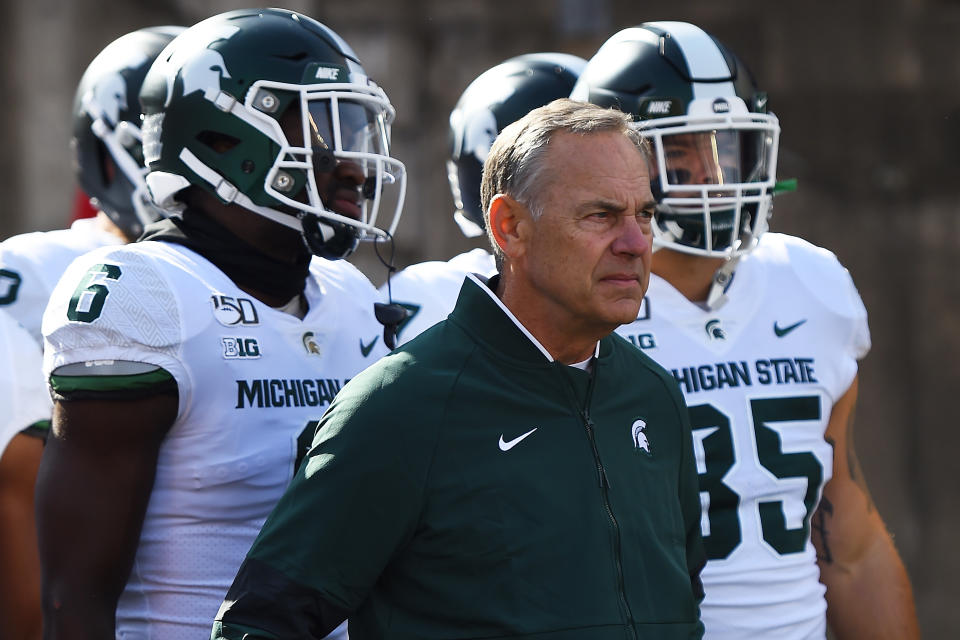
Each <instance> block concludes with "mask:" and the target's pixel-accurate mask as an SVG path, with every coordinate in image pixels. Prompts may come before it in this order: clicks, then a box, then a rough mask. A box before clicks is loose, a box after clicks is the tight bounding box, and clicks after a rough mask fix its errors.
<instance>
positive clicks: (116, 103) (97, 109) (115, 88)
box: [81, 56, 147, 126]
mask: <svg viewBox="0 0 960 640" xmlns="http://www.w3.org/2000/svg"><path fill="white" fill-rule="evenodd" d="M146 63H147V56H138V58H137V59H136V60H135V61H134V62H133V63H131V64H132V65H136V66H139V65H143V64H146ZM81 100H82V104H83V109H84V111H86V112H87V113H88V114H89V115H90V117H91V119H93V120H97V119H99V118H106V120H107V121H108V122H109V123H110V124H111V125H113V126H116V125H117V123H118V122H119V121H120V112H122V111H126V110H127V109H128V108H129V103H128V102H127V81H126V80H124V78H123V76H122V75H120V73H119V72H114V73H111V74H110V75H109V76H107V77H106V78H104V79H103V80H102V81H100V82H98V83H97V84H95V85H94V86H93V87H91V89H90V91H88V92H87V93H85V94H84V96H83V98H82V99H81Z"/></svg>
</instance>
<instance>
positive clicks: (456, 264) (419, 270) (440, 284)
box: [380, 249, 497, 345]
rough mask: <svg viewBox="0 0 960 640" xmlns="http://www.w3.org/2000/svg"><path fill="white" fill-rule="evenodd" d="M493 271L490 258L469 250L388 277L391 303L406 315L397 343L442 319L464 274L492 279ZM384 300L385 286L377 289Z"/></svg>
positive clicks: (461, 282)
mask: <svg viewBox="0 0 960 640" xmlns="http://www.w3.org/2000/svg"><path fill="white" fill-rule="evenodd" d="M496 272H497V267H496V264H494V259H493V256H492V255H491V254H490V252H488V251H485V250H484V249H473V250H472V251H468V252H466V253H461V254H460V255H458V256H454V257H453V258H451V259H450V260H448V261H446V262H440V261H431V262H421V263H419V264H413V265H410V266H409V267H407V268H406V269H404V270H403V271H400V272H399V273H397V274H396V275H395V276H393V277H392V278H390V289H391V293H392V297H393V301H394V302H396V303H397V304H400V305H402V306H403V307H405V308H406V309H407V310H408V311H409V312H410V316H409V317H408V319H407V321H406V322H404V323H403V324H401V325H400V332H399V334H398V335H397V344H398V345H399V344H403V343H404V342H409V341H410V340H412V339H413V338H416V337H417V336H418V335H420V334H421V333H423V332H424V331H426V330H427V329H429V328H430V327H432V326H433V325H435V324H437V323H438V322H440V321H441V320H446V319H447V316H448V315H450V312H451V311H453V306H454V305H455V304H456V302H457V297H458V296H459V295H460V287H461V286H462V285H463V279H464V278H466V277H467V274H468V273H479V274H480V275H482V276H492V275H493V274H494V273H496ZM380 294H381V296H382V297H383V298H384V299H386V298H387V285H383V286H382V287H380Z"/></svg>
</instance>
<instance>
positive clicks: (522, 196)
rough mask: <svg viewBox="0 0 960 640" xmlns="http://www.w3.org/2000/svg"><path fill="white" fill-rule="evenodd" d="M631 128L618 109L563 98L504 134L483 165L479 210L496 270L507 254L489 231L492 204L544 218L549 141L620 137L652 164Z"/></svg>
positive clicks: (645, 146)
mask: <svg viewBox="0 0 960 640" xmlns="http://www.w3.org/2000/svg"><path fill="white" fill-rule="evenodd" d="M631 123H632V118H631V116H630V115H628V114H626V113H623V112H622V111H619V110H617V109H613V108H604V107H598V106H596V105H593V104H590V103H587V102H577V101H575V100H569V99H567V98H560V99H559V100H554V101H553V102H551V103H549V104H547V105H544V106H542V107H539V108H537V109H534V110H533V111H531V112H529V113H528V114H527V115H525V116H524V117H522V118H520V119H519V120H517V121H516V122H513V123H512V124H510V125H509V126H507V127H506V128H504V130H503V131H501V132H500V135H499V136H497V139H496V140H495V141H494V143H493V146H492V147H490V153H489V155H488V156H487V160H486V162H484V164H483V180H482V182H481V183H480V205H481V206H482V207H483V217H484V222H485V223H486V227H487V236H488V237H489V239H490V244H491V245H492V246H493V254H494V256H495V257H496V261H497V268H498V269H500V268H501V266H502V264H503V252H502V251H501V250H500V247H499V245H498V244H497V242H496V239H495V238H494V236H493V231H492V226H491V225H490V203H491V202H492V201H493V199H494V198H495V197H496V196H497V195H500V194H505V195H508V196H510V197H511V198H513V199H514V200H516V201H517V202H520V203H522V204H524V205H525V206H526V207H527V208H528V209H530V213H531V214H532V215H533V217H534V218H539V217H540V216H541V215H542V214H543V204H542V202H541V195H542V194H541V189H542V186H543V184H544V181H543V180H542V179H541V175H542V173H543V171H544V160H543V159H544V156H545V155H546V152H547V148H548V146H549V144H550V140H551V139H552V138H553V135H554V134H555V133H556V132H558V131H563V132H567V133H576V134H579V135H587V134H591V133H606V132H610V131H612V132H620V133H622V134H623V135H624V136H626V137H627V139H629V140H630V142H632V143H633V144H634V146H636V148H637V150H638V151H640V153H642V154H643V155H644V156H645V157H646V158H647V159H649V158H650V145H649V143H648V142H647V141H646V139H644V138H643V137H642V136H641V135H640V133H639V132H637V130H636V129H634V128H633V127H632V126H631Z"/></svg>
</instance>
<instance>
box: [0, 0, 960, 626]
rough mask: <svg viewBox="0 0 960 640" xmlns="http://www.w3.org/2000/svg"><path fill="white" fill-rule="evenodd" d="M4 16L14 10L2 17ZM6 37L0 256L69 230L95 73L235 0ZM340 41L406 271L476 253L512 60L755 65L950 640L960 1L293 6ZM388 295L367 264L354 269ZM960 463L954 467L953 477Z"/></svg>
mask: <svg viewBox="0 0 960 640" xmlns="http://www.w3.org/2000/svg"><path fill="white" fill-rule="evenodd" d="M11 2H12V4H11ZM4 4H5V6H6V8H5V11H4V19H3V20H0V36H2V37H0V95H3V96H6V97H5V99H4V100H2V101H0V142H2V145H0V146H2V148H3V149H6V150H7V151H6V153H4V154H2V155H0V169H2V170H0V194H2V197H3V208H2V210H0V239H3V238H6V237H8V236H10V235H13V234H16V233H21V232H25V231H33V230H47V229H55V228H60V227H63V226H66V225H67V224H68V221H69V216H70V211H71V207H72V197H73V190H74V180H73V174H72V170H71V167H70V159H69V154H68V143H69V135H70V133H69V131H70V117H71V102H72V99H73V93H74V90H75V88H76V84H77V82H78V81H79V79H80V75H81V74H82V72H83V70H84V68H85V67H86V65H87V63H88V62H89V61H90V60H91V59H92V58H93V57H94V56H95V55H96V54H97V53H98V52H99V50H100V49H101V48H102V47H103V46H105V45H106V44H107V43H109V42H110V41H112V40H113V39H115V38H117V37H119V36H120V35H122V34H124V33H126V32H128V31H131V30H134V29H137V28H140V27H145V26H154V25H160V24H180V25H185V26H188V25H191V24H193V23H195V22H197V21H199V20H200V19H202V18H205V17H207V16H209V15H213V14H215V13H220V12H221V11H226V10H229V9H233V8H239V7H243V6H250V5H249V3H243V4H236V3H235V2H229V1H227V0H151V2H149V3H144V2H136V1H134V0H71V2H69V3H67V2H62V1H61V0H11V1H8V2H6V3H4ZM281 6H284V7H285V8H288V9H293V10H298V11H302V12H304V13H306V14H308V15H310V16H312V17H314V18H317V19H318V20H320V21H321V22H324V23H326V24H327V25H328V26H330V27H332V28H333V29H334V30H336V31H337V32H338V33H339V34H340V35H341V36H343V37H344V38H345V39H346V40H347V41H348V42H349V43H350V44H351V45H352V47H353V48H354V50H355V51H356V52H357V53H358V54H359V56H360V58H361V60H362V62H363V64H364V66H365V67H366V70H367V72H368V74H369V75H370V76H371V77H372V78H374V79H375V80H376V81H377V82H378V83H379V84H380V85H381V86H383V87H384V89H385V90H386V91H387V94H388V95H389V96H390V98H391V100H392V102H393V104H394V105H395V106H396V108H397V113H398V117H397V121H396V123H395V125H394V129H393V133H394V138H393V139H394V147H393V149H394V155H396V156H397V157H399V158H400V159H401V160H403V161H404V162H405V163H406V166H407V169H408V172H409V174H410V182H409V185H408V192H407V200H406V206H405V208H404V210H405V213H404V215H403V219H402V220H401V223H400V229H399V231H398V234H397V253H396V262H397V264H398V266H401V267H402V266H405V265H407V264H410V263H413V262H418V261H422V260H427V259H437V260H446V259H448V258H450V257H452V256H453V255H455V254H457V253H460V252H461V251H464V250H466V249H469V248H472V247H474V246H480V243H479V241H469V240H467V239H465V238H464V237H463V236H462V235H461V234H460V232H459V230H458V229H457V227H456V225H455V224H454V222H453V218H452V215H451V214H452V211H453V204H452V202H451V198H450V194H449V191H448V188H447V180H446V175H445V167H444V161H445V159H446V153H447V118H448V116H449V113H450V110H451V109H452V107H453V105H454V103H455V102H456V100H457V98H458V97H459V95H460V93H461V91H462V90H463V89H464V88H465V87H466V85H467V84H468V83H469V82H470V81H471V80H472V79H473V78H474V77H476V76H477V75H478V74H479V73H481V72H482V71H484V70H486V69H487V68H489V67H491V66H493V65H494V64H497V63H499V62H501V61H503V60H505V59H506V58H509V57H511V56H515V55H519V54H522V53H529V52H535V51H563V52H568V53H573V54H576V55H579V56H582V57H584V58H589V57H590V56H591V55H592V54H593V53H594V52H595V51H596V49H597V48H598V47H599V45H600V44H601V43H602V42H603V41H604V40H606V39H607V38H608V37H609V36H610V35H612V34H613V33H614V32H615V31H618V30H619V29H621V28H623V27H627V26H631V25H634V24H638V23H641V22H644V21H649V20H686V21H689V22H694V23H696V24H698V25H700V26H701V27H703V28H705V29H706V30H707V31H709V32H711V33H712V34H714V35H715V36H717V37H718V38H719V39H720V40H722V41H723V42H724V43H726V44H727V45H728V46H729V47H730V48H731V49H732V50H733V51H735V52H736V53H737V54H738V55H739V57H740V58H741V59H742V60H744V61H745V62H746V63H747V65H748V66H749V67H751V69H752V70H753V72H754V75H755V76H756V77H757V80H758V83H759V85H760V87H761V89H765V90H766V91H767V92H768V93H769V94H770V108H771V109H772V111H774V112H775V113H776V114H777V115H778V116H779V118H780V123H781V126H782V127H783V133H782V137H781V147H780V169H779V176H780V177H781V178H797V179H798V180H799V190H798V191H797V192H795V193H792V194H787V195H783V196H781V197H778V198H777V202H776V207H775V212H774V216H773V219H772V220H771V227H772V229H774V230H776V231H783V232H787V233H793V234H796V235H801V236H803V237H805V238H807V239H808V240H810V241H812V242H814V243H816V244H819V245H822V246H825V247H827V248H829V249H831V250H833V251H834V252H835V253H836V254H837V255H838V256H839V258H840V259H841V261H842V262H843V263H844V264H845V265H846V266H847V268H848V269H849V270H850V271H851V273H852V274H853V277H854V280H855V281H856V282H857V285H858V287H859V289H860V292H861V294H862V296H863V299H864V302H865V303H866V306H867V309H868V310H869V312H870V321H871V329H872V332H873V350H872V351H871V353H870V355H869V356H868V357H867V358H866V360H865V361H864V362H863V363H862V368H861V373H860V402H859V410H858V415H857V422H856V424H857V426H856V441H857V449H858V451H859V454H860V458H861V462H862V463H863V466H864V470H865V473H866V475H867V478H868V480H869V482H870V486H871V490H872V493H873V497H874V499H875V501H876V503H877V505H878V506H879V508H880V510H881V513H882V514H883V515H884V517H885V519H886V522H887V524H888V526H889V528H890V529H891V531H892V532H893V534H894V537H895V541H896V543H897V546H898V548H899V549H900V552H901V554H902V556H903V558H904V561H905V562H906V564H907V568H908V570H909V572H910V575H911V577H912V580H913V586H914V590H915V593H916V598H917V606H918V609H919V614H920V621H921V626H922V628H923V631H924V636H925V637H926V638H934V639H938V638H955V637H957V635H956V627H957V623H956V622H955V617H956V616H955V614H954V613H953V606H955V600H956V594H957V588H956V586H954V587H951V586H950V585H951V584H955V579H956V578H955V577H956V576H957V575H958V574H960V551H958V547H957V540H958V537H960V536H958V532H960V508H958V507H960V499H958V496H960V480H958V478H960V465H958V459H960V456H958V451H960V413H958V415H954V413H953V409H952V407H953V401H954V400H957V399H960V362H958V360H960V37H958V36H960V0H846V1H844V2H823V1H821V0H809V1H808V2H805V3H794V2H789V3H787V2H783V3H778V2H769V1H767V2H761V1H759V0H726V1H725V2H716V1H715V0H670V1H662V0H647V1H646V2H643V3H638V2H636V1H631V0H520V1H518V0H487V1H483V0H395V1H393V2H387V1H385V0H349V1H348V2H339V3H335V2H319V1H309V0H296V1H291V2H287V3H285V4H283V5H281ZM354 261H355V262H356V263H357V264H358V266H360V267H361V268H362V269H363V270H364V271H365V272H366V273H367V274H368V275H369V276H370V278H371V279H372V280H373V281H374V282H375V283H376V284H380V283H382V282H383V280H384V278H385V277H386V271H385V269H384V268H383V267H382V266H380V265H379V264H378V263H377V260H376V258H375V256H374V255H373V253H372V252H371V251H369V250H364V251H361V252H360V253H359V255H358V256H356V258H355V260H354ZM954 465H958V466H957V467H955V466H954Z"/></svg>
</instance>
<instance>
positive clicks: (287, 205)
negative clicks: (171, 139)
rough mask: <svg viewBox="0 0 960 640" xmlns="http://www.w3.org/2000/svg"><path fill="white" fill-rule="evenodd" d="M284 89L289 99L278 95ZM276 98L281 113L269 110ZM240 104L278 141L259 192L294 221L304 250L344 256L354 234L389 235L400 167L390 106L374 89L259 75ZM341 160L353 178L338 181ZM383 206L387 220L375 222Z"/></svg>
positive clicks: (397, 207) (401, 184)
mask: <svg viewBox="0 0 960 640" xmlns="http://www.w3.org/2000/svg"><path fill="white" fill-rule="evenodd" d="M290 93H292V94H293V96H294V97H293V99H292V100H289V99H288V100H283V99H282V97H283V96H284V94H288V95H289V94H290ZM283 104H286V105H288V106H287V112H286V113H284V114H280V115H279V116H278V115H275V112H276V111H277V110H278V108H279V106H280V105H283ZM245 106H246V107H247V109H248V113H251V114H253V115H254V116H255V117H256V118H257V119H259V120H262V125H263V126H262V127H260V126H258V128H261V129H263V127H265V128H266V129H267V130H266V131H264V133H266V134H267V135H268V137H270V138H271V140H273V141H274V142H275V143H276V144H277V145H278V147H279V149H278V153H277V155H276V157H275V159H274V161H273V164H272V166H271V167H270V168H269V170H268V171H267V172H266V176H265V179H264V184H263V190H264V192H265V193H266V194H267V195H268V196H270V197H271V198H273V199H274V200H276V201H277V203H278V206H276V207H274V208H276V209H278V210H280V211H283V212H285V213H289V214H292V215H294V216H296V217H297V218H299V219H300V222H301V224H302V226H303V231H304V237H305V239H306V241H307V244H308V246H310V248H311V251H313V252H314V253H316V254H318V255H322V256H324V257H345V256H346V255H349V254H350V253H351V252H352V251H353V250H354V249H355V248H356V246H357V243H358V242H359V241H361V240H377V239H383V238H389V237H390V236H392V235H393V233H394V231H395V229H396V227H397V223H398V222H399V219H400V213H401V208H402V205H403V198H404V193H405V189H406V171H405V168H404V166H403V163H401V162H400V161H398V160H396V159H395V158H392V157H390V155H389V154H390V151H389V144H390V142H389V141H390V122H391V121H392V120H393V117H394V111H393V107H392V106H391V105H390V103H389V101H388V100H387V98H386V96H385V95H383V93H382V92H381V91H380V90H379V89H377V88H376V87H359V86H358V85H355V84H317V85H295V84H286V83H278V82H270V81H259V82H256V83H254V84H253V86H252V87H251V89H250V91H249V92H248V95H247V102H246V105H245ZM291 114H292V115H291ZM255 126H257V125H255ZM341 163H352V164H353V165H354V166H355V167H356V168H358V170H359V174H357V172H356V170H354V171H353V172H352V174H353V176H354V178H353V179H352V181H351V180H343V179H339V178H338V177H337V176H338V175H339V174H340V173H343V171H342V170H338V165H339V164H341ZM357 175H362V177H361V178H357V177H356V176H357ZM385 194H387V197H386V198H385V197H384V196H385ZM387 201H389V204H385V202H387ZM390 208H392V212H390V215H389V224H386V225H378V224H377V220H378V218H380V214H381V212H382V210H383V209H390ZM327 254H329V255H327Z"/></svg>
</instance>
